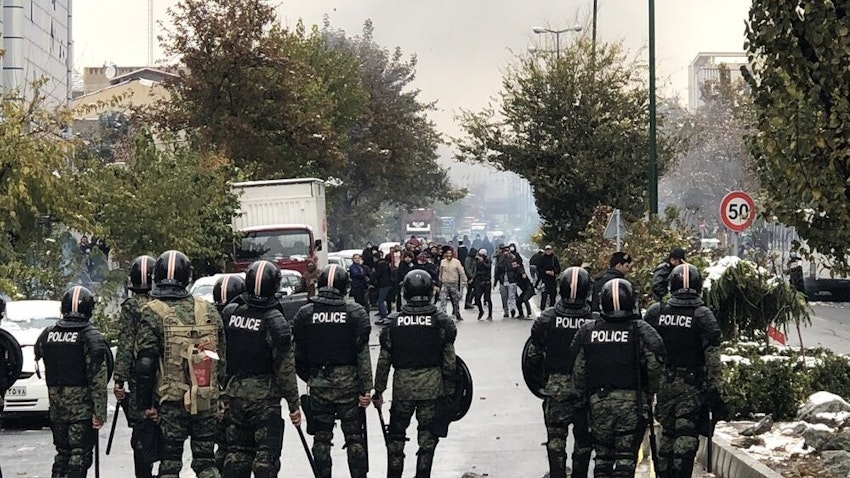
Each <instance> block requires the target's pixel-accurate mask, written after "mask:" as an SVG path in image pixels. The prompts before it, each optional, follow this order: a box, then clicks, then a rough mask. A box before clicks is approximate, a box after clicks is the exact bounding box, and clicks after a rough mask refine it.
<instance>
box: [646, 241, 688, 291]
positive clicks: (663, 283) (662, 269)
mask: <svg viewBox="0 0 850 478" xmlns="http://www.w3.org/2000/svg"><path fill="white" fill-rule="evenodd" d="M684 263H685V250H684V249H682V248H681V247H677V248H675V249H673V250H672V251H670V255H668V256H667V259H665V260H664V262H662V263H661V264H658V265H657V266H656V267H655V269H654V270H653V271H652V298H653V299H654V300H655V301H656V302H661V301H662V300H664V296H665V295H667V278H668V277H669V276H670V271H672V270H673V268H674V267H676V266H678V265H680V264H684Z"/></svg>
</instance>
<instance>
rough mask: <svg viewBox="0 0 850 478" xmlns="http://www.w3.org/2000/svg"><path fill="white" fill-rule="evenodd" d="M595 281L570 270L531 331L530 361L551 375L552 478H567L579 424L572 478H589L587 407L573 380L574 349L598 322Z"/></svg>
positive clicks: (547, 410) (546, 406)
mask: <svg viewBox="0 0 850 478" xmlns="http://www.w3.org/2000/svg"><path fill="white" fill-rule="evenodd" d="M592 288H593V281H592V280H591V279H590V274H588V272H587V271H586V270H584V269H582V268H581V267H570V268H568V269H567V270H566V271H564V273H563V274H561V278H560V284H559V290H560V295H561V300H560V301H558V303H557V304H555V306H554V307H549V308H548V309H546V310H544V311H543V312H541V313H540V316H539V317H537V320H535V321H534V324H533V325H532V326H531V346H530V347H529V348H528V353H527V355H526V357H525V359H526V360H527V361H528V362H529V363H530V364H531V366H532V367H535V368H537V367H538V365H537V364H539V363H540V362H541V361H542V362H543V364H544V368H545V370H546V373H547V374H548V375H549V378H548V380H547V381H546V384H545V385H546V386H545V388H544V389H543V392H542V393H543V395H545V396H546V398H545V399H544V401H543V419H544V421H545V423H546V433H547V436H548V439H547V443H546V451H547V453H548V455H549V476H550V477H551V478H566V476H567V471H566V470H567V468H566V460H567V453H566V445H567V431H568V429H569V426H570V424H571V423H572V424H573V437H574V438H575V444H574V448H573V467H572V475H571V476H577V477H579V476H580V477H586V476H587V470H588V467H589V466H590V453H591V451H593V443H592V439H591V437H590V432H589V431H588V428H587V406H586V403H585V400H584V397H583V396H581V395H579V393H578V392H577V391H576V389H575V384H574V383H573V378H572V361H571V359H570V356H569V351H570V344H572V342H573V338H575V335H576V333H577V332H578V330H579V329H580V328H582V327H583V326H584V325H585V324H587V323H590V322H592V321H593V319H592V318H591V312H590V296H591V293H592Z"/></svg>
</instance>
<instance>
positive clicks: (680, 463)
mask: <svg viewBox="0 0 850 478" xmlns="http://www.w3.org/2000/svg"><path fill="white" fill-rule="evenodd" d="M703 406H704V398H703V396H702V394H701V393H700V387H699V386H697V385H694V384H687V383H685V381H684V379H682V378H680V377H674V376H670V378H668V379H667V380H666V381H664V382H662V384H661V389H660V390H659V391H658V400H657V405H656V407H655V417H656V419H657V420H658V422H659V423H661V444H660V445H659V448H658V476H659V477H661V478H678V477H686V478H690V476H691V474H692V473H693V469H694V459H695V458H696V453H697V448H698V447H699V431H698V430H699V428H698V425H699V421H700V414H701V411H702V409H703Z"/></svg>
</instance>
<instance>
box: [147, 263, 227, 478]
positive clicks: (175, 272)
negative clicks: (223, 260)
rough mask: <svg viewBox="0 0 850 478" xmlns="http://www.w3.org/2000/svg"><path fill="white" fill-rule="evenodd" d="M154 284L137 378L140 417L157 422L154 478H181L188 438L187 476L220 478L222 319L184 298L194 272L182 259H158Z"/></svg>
mask: <svg viewBox="0 0 850 478" xmlns="http://www.w3.org/2000/svg"><path fill="white" fill-rule="evenodd" d="M153 279H154V289H153V290H152V291H151V294H150V295H151V301H150V302H148V303H147V304H145V306H144V307H142V320H141V322H140V323H139V331H138V333H137V335H136V349H137V351H138V352H137V357H136V363H135V369H134V374H135V378H136V388H137V391H136V392H137V395H136V400H137V401H138V404H139V406H140V407H141V408H142V410H144V412H143V413H144V416H145V417H146V418H148V419H150V420H157V419H159V423H160V426H161V428H162V442H163V443H162V444H163V447H162V448H163V451H162V461H161V462H160V466H159V476H160V478H178V476H179V474H180V470H181V469H182V468H183V443H184V442H185V441H186V438H188V437H189V436H191V437H192V445H191V446H192V469H193V470H194V471H195V473H196V474H197V475H198V476H203V477H204V478H219V476H220V475H219V472H218V469H217V468H216V467H215V459H214V448H215V433H216V428H217V424H218V420H217V413H216V412H217V408H218V392H219V380H220V379H221V378H223V377H224V375H225V367H226V360H225V359H226V356H227V355H226V349H225V337H224V327H223V326H222V323H221V316H220V315H219V313H218V311H217V310H215V308H214V307H213V306H212V305H209V304H207V302H206V301H204V300H203V299H201V298H197V297H195V298H193V297H192V296H191V294H189V291H187V290H186V287H187V286H188V285H189V282H190V281H191V279H192V267H191V264H190V263H189V258H188V257H186V255H185V254H183V253H182V252H180V251H173V250H172V251H166V252H163V253H162V254H161V255H160V256H159V258H157V260H156V264H155V265H154V276H153ZM155 385H159V386H158V387H156V389H155V387H154V386H155ZM155 405H156V406H155Z"/></svg>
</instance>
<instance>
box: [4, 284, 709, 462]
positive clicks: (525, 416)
mask: <svg viewBox="0 0 850 478" xmlns="http://www.w3.org/2000/svg"><path fill="white" fill-rule="evenodd" d="M535 302H536V301H535ZM494 303H495V310H494V321H493V322H487V321H483V322H478V321H477V320H476V317H477V312H475V311H464V313H463V316H464V318H465V320H464V321H463V322H461V323H459V324H458V339H457V343H456V349H457V352H458V354H459V355H460V356H462V357H463V358H464V360H465V361H466V362H467V364H468V366H469V368H470V370H471V373H472V375H473V377H474V384H475V387H474V389H475V392H474V401H473V403H472V407H471V409H470V411H469V413H468V414H467V416H466V417H465V418H464V419H463V420H461V421H460V422H457V423H455V424H453V425H452V426H451V428H450V430H449V436H448V438H445V439H442V440H441V441H440V444H439V445H438V447H437V454H436V459H435V463H434V468H433V473H432V476H433V478H460V477H461V476H462V475H463V474H464V473H467V472H472V473H477V474H479V475H483V476H487V477H488V478H537V477H541V476H543V475H544V474H545V473H546V472H547V471H548V470H547V462H546V448H545V440H546V430H545V427H544V424H543V414H542V409H541V401H540V400H539V399H537V398H535V397H534V396H533V395H532V394H531V393H530V392H529V391H528V390H527V389H526V387H525V385H524V382H523V379H522V371H521V368H520V355H521V351H522V347H523V344H524V343H525V340H526V339H527V337H528V334H529V330H530V326H531V321H529V320H518V319H502V318H501V315H502V314H501V304H500V300H499V298H498V296H497V295H495V296H494ZM535 312H536V310H535ZM376 334H377V327H375V329H374V330H373V335H372V340H371V343H372V344H375V345H374V346H373V347H372V355H373V361H376V360H377V353H378V348H377V335H376ZM302 385H303V384H302ZM391 395H392V394H391V390H390V393H389V394H388V398H389V399H390V400H391V399H392V396H391ZM113 410H114V402H113V401H110V421H111V414H112V411H113ZM367 416H368V420H369V449H370V456H371V460H372V461H371V472H370V475H371V476H384V475H385V473H386V454H385V452H384V444H383V438H382V437H381V429H380V425H379V423H378V417H377V413H376V412H375V410H374V409H373V408H370V409H369V411H368V415H367ZM122 420H123V419H121V418H119V428H118V431H117V432H116V434H115V444H114V445H113V449H112V454H111V455H110V456H101V476H103V477H104V478H115V477H122V478H123V477H131V476H132V468H131V467H132V456H131V452H130V448H129V440H130V438H129V429H127V428H126V426H124V425H125V424H124V423H123V421H122ZM107 434H108V425H107V426H106V427H105V429H104V430H101V434H100V437H101V452H103V451H104V450H105V449H106V437H107ZM415 434H416V430H415V425H411V427H410V428H409V429H408V437H411V438H412V439H411V441H409V442H408V444H407V448H406V455H407V458H406V464H405V476H412V475H413V472H414V471H413V470H414V469H415V462H416V449H417V446H416V438H415ZM309 440H311V439H310V438H309V437H308V441H309ZM342 443H343V440H342V436H341V433H340V432H339V430H337V436H336V438H335V440H334V444H335V447H334V450H333V459H334V472H333V476H334V477H335V478H336V477H347V476H349V475H348V470H347V467H346V465H345V452H344V450H341V449H340V447H341V445H342ZM186 450H187V451H186V453H185V455H184V463H185V466H184V472H183V474H182V475H181V477H194V476H195V475H194V473H192V471H191V469H190V467H189V462H190V457H189V453H188V444H187V446H186ZM53 453H54V449H53V445H52V441H51V435H50V431H49V429H48V428H35V427H32V426H31V427H30V428H29V429H12V430H9V429H6V430H2V431H0V465H2V468H3V472H4V476H6V477H16V478H20V477H27V478H35V477H45V478H46V477H49V476H50V467H51V464H52V460H53ZM282 461H283V465H282V470H281V475H282V476H287V477H290V478H309V477H310V476H311V474H310V471H309V464H308V462H307V459H306V457H305V455H304V451H303V449H302V447H301V444H300V441H299V439H298V435H297V433H296V432H295V430H294V429H293V428H292V427H291V426H287V428H286V431H285V433H284V446H283V460H282ZM642 469H643V471H642V472H640V473H639V474H638V475H637V476H641V477H643V476H650V475H649V473H648V472H646V471H645V470H646V467H645V466H644V467H643V468H642ZM89 476H94V472H93V471H90V472H89ZM695 476H701V475H700V474H698V473H697V474H695Z"/></svg>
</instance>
